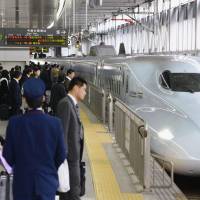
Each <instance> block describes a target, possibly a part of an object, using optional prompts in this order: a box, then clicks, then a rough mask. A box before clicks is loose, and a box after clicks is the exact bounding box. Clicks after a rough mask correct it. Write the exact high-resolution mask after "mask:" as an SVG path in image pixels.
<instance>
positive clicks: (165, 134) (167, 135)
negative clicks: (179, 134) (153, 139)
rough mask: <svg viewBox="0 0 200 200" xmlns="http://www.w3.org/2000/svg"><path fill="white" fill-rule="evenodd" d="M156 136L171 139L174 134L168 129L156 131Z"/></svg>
mask: <svg viewBox="0 0 200 200" xmlns="http://www.w3.org/2000/svg"><path fill="white" fill-rule="evenodd" d="M158 136H159V137H160V138H162V139H164V140H172V139H173V138H174V135H173V134H172V133H171V131H169V130H168V129H164V130H162V131H160V132H158Z"/></svg>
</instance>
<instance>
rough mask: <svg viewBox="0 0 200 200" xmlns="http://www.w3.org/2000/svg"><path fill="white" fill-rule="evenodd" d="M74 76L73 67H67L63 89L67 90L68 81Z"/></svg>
mask: <svg viewBox="0 0 200 200" xmlns="http://www.w3.org/2000/svg"><path fill="white" fill-rule="evenodd" d="M74 77H75V71H74V70H73V69H68V70H67V76H66V77H65V82H64V85H65V90H66V91H67V92H68V87H69V83H70V81H71V80H72V79H73V78H74Z"/></svg>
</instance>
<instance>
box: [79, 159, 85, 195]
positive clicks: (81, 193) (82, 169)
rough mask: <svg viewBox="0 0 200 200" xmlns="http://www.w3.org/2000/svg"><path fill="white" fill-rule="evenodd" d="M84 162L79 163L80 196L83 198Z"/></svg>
mask: <svg viewBox="0 0 200 200" xmlns="http://www.w3.org/2000/svg"><path fill="white" fill-rule="evenodd" d="M85 171H86V169H85V162H80V175H81V183H80V184H81V185H80V189H81V190H80V196H83V195H84V194H85V181H86V178H85Z"/></svg>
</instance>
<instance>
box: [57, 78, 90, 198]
mask: <svg viewBox="0 0 200 200" xmlns="http://www.w3.org/2000/svg"><path fill="white" fill-rule="evenodd" d="M86 87H87V82H86V81H85V80H84V79H82V78H80V77H75V78H73V79H72V80H71V81H70V84H69V93H68V95H67V96H66V97H65V98H63V99H62V100H61V101H60V102H59V103H58V106H57V112H56V115H57V116H58V117H59V118H61V120H62V124H63V127H64V135H65V144H66V146H67V147H68V152H69V154H68V164H69V176H70V191H69V192H67V193H61V194H60V200H80V196H79V195H80V194H81V188H80V186H81V177H80V161H81V160H82V154H83V138H84V137H83V135H84V133H83V126H82V123H81V120H80V116H79V110H78V102H79V101H82V100H83V99H84V98H85V95H86Z"/></svg>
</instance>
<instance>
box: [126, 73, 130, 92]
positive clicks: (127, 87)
mask: <svg viewBox="0 0 200 200" xmlns="http://www.w3.org/2000/svg"><path fill="white" fill-rule="evenodd" d="M128 79H129V77H128V75H127V76H126V93H128V90H129V85H128Z"/></svg>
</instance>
